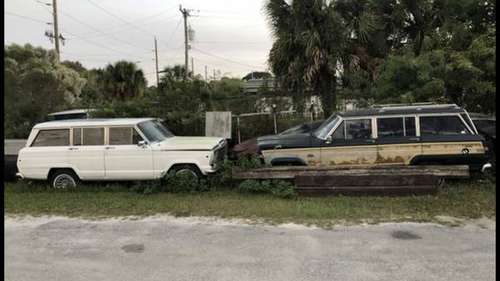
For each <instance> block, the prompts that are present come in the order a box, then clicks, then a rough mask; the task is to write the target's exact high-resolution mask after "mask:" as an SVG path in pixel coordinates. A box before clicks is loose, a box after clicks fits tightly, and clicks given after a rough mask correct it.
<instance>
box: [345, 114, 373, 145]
mask: <svg viewBox="0 0 500 281" xmlns="http://www.w3.org/2000/svg"><path fill="white" fill-rule="evenodd" d="M345 124H346V125H345V126H346V139H348V140H351V139H369V138H371V137H372V120H371V119H357V120H346V121H345Z"/></svg>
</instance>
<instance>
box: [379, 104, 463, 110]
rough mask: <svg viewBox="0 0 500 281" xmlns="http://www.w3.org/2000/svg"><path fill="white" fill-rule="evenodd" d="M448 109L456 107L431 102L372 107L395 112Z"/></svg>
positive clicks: (454, 105)
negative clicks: (399, 110) (400, 110)
mask: <svg viewBox="0 0 500 281" xmlns="http://www.w3.org/2000/svg"><path fill="white" fill-rule="evenodd" d="M449 107H458V105H456V104H454V103H452V104H437V103H432V102H422V103H410V104H404V103H400V104H377V105H373V106H372V108H374V109H381V110H391V109H392V110H396V109H410V108H412V109H414V108H416V109H420V108H422V109H424V108H449Z"/></svg>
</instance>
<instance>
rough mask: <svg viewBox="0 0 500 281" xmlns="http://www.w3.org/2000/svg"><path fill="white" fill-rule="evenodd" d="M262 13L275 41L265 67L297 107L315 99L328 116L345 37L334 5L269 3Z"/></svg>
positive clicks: (308, 0) (298, 0)
mask: <svg viewBox="0 0 500 281" xmlns="http://www.w3.org/2000/svg"><path fill="white" fill-rule="evenodd" d="M265 10H266V12H267V14H268V18H269V21H270V24H271V27H272V31H273V35H274V38H275V41H274V44H273V47H272V49H271V51H270V54H269V63H270V65H271V69H272V71H273V72H274V74H275V75H276V78H277V79H278V81H279V83H280V85H281V86H282V87H283V90H285V91H286V92H288V93H289V94H290V95H291V96H292V97H294V100H295V101H296V104H297V102H298V103H299V104H298V105H300V103H301V102H300V101H301V100H302V99H303V98H304V97H305V96H306V95H309V94H313V95H319V96H320V98H321V101H322V106H323V112H324V114H325V116H328V115H330V114H331V113H332V111H334V110H335V108H336V100H335V98H336V91H335V90H336V86H337V76H338V75H337V65H338V63H339V61H340V60H341V58H342V56H343V54H345V50H346V38H347V35H348V34H346V29H345V28H344V25H343V23H342V19H341V17H340V16H339V14H338V13H337V11H335V9H334V1H328V0H294V1H292V2H291V3H290V4H288V3H287V2H286V1H285V0H269V1H268V2H267V4H266V6H265Z"/></svg>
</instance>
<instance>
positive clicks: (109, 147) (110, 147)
mask: <svg viewBox="0 0 500 281" xmlns="http://www.w3.org/2000/svg"><path fill="white" fill-rule="evenodd" d="M110 149H115V148H114V147H113V146H107V147H106V150H110Z"/></svg>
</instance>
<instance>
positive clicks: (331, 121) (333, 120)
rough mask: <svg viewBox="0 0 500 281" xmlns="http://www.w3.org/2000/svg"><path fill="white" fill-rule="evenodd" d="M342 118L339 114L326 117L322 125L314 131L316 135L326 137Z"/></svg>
mask: <svg viewBox="0 0 500 281" xmlns="http://www.w3.org/2000/svg"><path fill="white" fill-rule="evenodd" d="M339 120H340V118H339V117H338V116H337V115H332V116H330V118H328V119H326V120H325V122H323V124H321V126H319V127H318V129H316V131H314V135H315V136H316V137H318V138H320V139H323V140H324V139H326V137H327V136H328V133H330V131H331V130H332V128H333V127H335V125H336V124H337V123H338V122H339Z"/></svg>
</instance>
